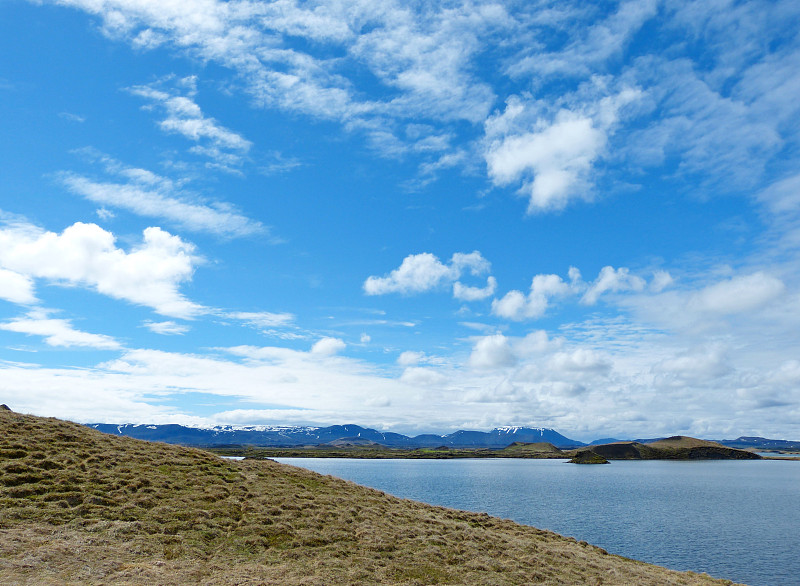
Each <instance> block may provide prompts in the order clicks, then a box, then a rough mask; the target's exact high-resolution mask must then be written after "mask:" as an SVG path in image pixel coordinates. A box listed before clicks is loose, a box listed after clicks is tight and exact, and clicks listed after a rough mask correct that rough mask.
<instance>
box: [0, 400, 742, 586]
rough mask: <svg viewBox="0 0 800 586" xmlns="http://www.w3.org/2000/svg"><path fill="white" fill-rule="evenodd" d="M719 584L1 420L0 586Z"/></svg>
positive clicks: (23, 419)
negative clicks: (57, 585)
mask: <svg viewBox="0 0 800 586" xmlns="http://www.w3.org/2000/svg"><path fill="white" fill-rule="evenodd" d="M100 583H104V584H109V583H114V584H125V583H130V584H261V583H267V584H436V583H441V584H445V583H446V584H531V583H549V584H643V585H644V584H715V583H716V584H722V583H726V582H720V581H716V580H712V579H710V578H708V577H706V576H701V575H696V574H682V573H677V572H671V571H668V570H665V569H663V568H659V567H656V566H650V565H647V564H644V563H640V562H635V561H632V560H627V559H624V558H620V557H616V556H613V555H608V554H606V553H605V552H604V551H603V550H601V549H599V548H595V547H593V546H591V545H588V544H586V543H579V542H575V541H574V540H572V539H567V538H564V537H560V536H558V535H556V534H553V533H550V532H546V531H540V530H538V529H534V528H532V527H526V526H521V525H517V524H515V523H512V522H510V521H504V520H500V519H495V518H492V517H489V516H487V515H485V514H477V513H466V512H460V511H455V510H450V509H444V508H438V507H432V506H428V505H424V504H421V503H415V502H412V501H407V500H402V499H398V498H394V497H391V496H388V495H386V494H383V493H381V492H378V491H375V490H371V489H368V488H364V487H361V486H358V485H355V484H352V483H349V482H345V481H342V480H338V479H335V478H332V477H326V476H320V475H318V474H315V473H312V472H308V471H305V470H302V469H298V468H293V467H290V466H284V465H280V464H277V463H275V462H271V461H244V462H230V461H225V460H222V459H220V458H218V457H217V456H214V455H212V454H209V453H206V452H202V451H199V450H195V449H189V448H181V447H176V446H169V445H165V444H153V443H147V442H144V441H140V440H134V439H130V438H124V437H114V436H110V435H106V434H102V433H100V432H97V431H94V430H91V429H88V428H86V427H83V426H80V425H77V424H73V423H69V422H65V421H59V420H56V419H44V418H39V417H33V416H27V415H20V414H17V413H12V412H9V411H0V584H37V585H38V584H100Z"/></svg>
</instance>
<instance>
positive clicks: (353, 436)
mask: <svg viewBox="0 0 800 586" xmlns="http://www.w3.org/2000/svg"><path fill="white" fill-rule="evenodd" d="M89 427H92V428H94V429H97V430H99V431H102V432H105V433H111V434H114V435H124V436H129V437H134V438H137V439H145V440H150V441H157V442H165V443H169V444H182V445H189V446H205V447H210V446H226V445H252V446H272V447H292V446H307V445H319V444H326V443H330V442H334V441H338V440H343V439H350V440H360V441H361V442H364V441H368V442H374V443H377V444H381V445H384V446H387V447H392V448H438V447H440V446H447V447H449V448H504V447H506V446H508V445H509V444H511V443H513V442H524V443H535V442H549V443H551V444H553V445H554V446H556V447H559V448H571V447H577V446H583V445H585V444H584V443H583V442H579V441H577V440H573V439H570V438H568V437H565V436H563V435H561V434H560V433H558V432H557V431H554V430H552V429H546V428H542V427H538V428H530V427H498V428H495V429H493V430H492V431H489V432H485V431H463V430H459V431H456V432H454V433H451V434H447V435H436V434H422V435H417V436H414V437H410V436H407V435H403V434H400V433H392V432H381V431H376V430H374V429H369V428H365V427H361V426H359V425H331V426H329V427H288V426H275V427H271V426H217V427H213V428H207V429H204V428H197V427H186V426H183V425H175V424H169V425H134V424H124V425H115V424H112V423H92V424H89Z"/></svg>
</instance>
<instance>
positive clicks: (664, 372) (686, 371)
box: [653, 345, 733, 384]
mask: <svg viewBox="0 0 800 586" xmlns="http://www.w3.org/2000/svg"><path fill="white" fill-rule="evenodd" d="M732 370H733V369H732V367H731V366H730V365H729V364H728V361H727V356H726V355H725V351H724V348H723V347H721V346H719V345H716V346H711V347H707V348H693V349H691V350H690V351H684V352H681V353H679V354H677V355H675V356H671V357H669V358H665V359H664V360H661V361H660V362H658V363H656V364H654V365H653V371H654V372H656V373H658V374H659V375H660V376H661V377H669V378H672V379H674V380H675V381H677V382H678V383H679V384H686V382H687V381H688V382H690V383H696V382H698V381H703V380H710V379H715V378H719V377H722V376H724V375H726V374H728V373H729V372H731V371H732ZM660 383H661V384H664V381H663V380H662V381H660Z"/></svg>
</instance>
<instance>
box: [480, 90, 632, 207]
mask: <svg viewBox="0 0 800 586" xmlns="http://www.w3.org/2000/svg"><path fill="white" fill-rule="evenodd" d="M585 91H586V92H587V93H588V94H589V95H587V96H585V97H584V96H580V97H579V98H576V97H570V100H571V101H575V102H577V103H576V104H574V105H565V106H562V107H559V108H557V110H556V111H555V112H554V113H550V112H549V111H548V110H550V109H551V107H549V106H547V105H545V104H544V103H543V102H537V101H532V100H523V99H522V98H520V97H519V96H512V97H510V98H509V99H508V100H507V102H506V108H505V110H504V111H503V112H502V113H500V112H498V113H497V114H495V115H494V116H492V117H490V118H488V119H487V120H486V124H485V131H486V150H485V159H486V163H487V167H488V173H489V177H490V179H491V180H492V182H493V183H494V184H495V185H500V186H505V185H509V184H511V183H517V182H520V181H521V182H522V187H521V189H520V191H521V192H522V193H525V194H526V195H528V197H529V204H528V212H529V213H532V212H536V211H549V210H561V209H563V208H564V207H566V206H567V204H568V203H570V201H571V200H573V199H583V200H590V199H592V197H593V194H592V190H591V182H590V176H591V171H592V169H593V167H594V165H595V163H596V161H597V160H598V159H599V158H600V157H601V156H602V155H603V154H604V152H605V149H606V144H607V142H608V137H609V135H610V134H612V133H613V132H614V129H615V127H616V126H617V123H618V118H619V116H618V114H619V111H620V110H621V109H622V108H624V107H625V106H627V105H628V104H630V103H632V102H635V101H636V100H638V99H639V98H640V97H641V92H640V91H639V90H635V89H631V88H623V89H621V90H619V91H618V92H617V93H615V94H611V95H602V94H603V93H608V91H609V89H608V88H607V87H606V86H605V82H604V81H603V80H601V79H596V80H594V83H593V84H591V85H590V86H589V89H587V90H585Z"/></svg>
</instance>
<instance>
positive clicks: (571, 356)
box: [549, 348, 611, 374]
mask: <svg viewBox="0 0 800 586" xmlns="http://www.w3.org/2000/svg"><path fill="white" fill-rule="evenodd" d="M549 366H550V368H551V369H553V370H555V371H558V372H591V373H597V374H600V373H604V372H607V371H608V370H609V369H610V368H611V362H610V361H609V360H608V359H607V358H606V357H605V356H603V355H602V354H600V353H599V352H596V351H594V350H591V349H588V348H578V349H577V350H573V351H571V352H557V353H556V354H554V355H553V356H552V357H551V358H550V361H549Z"/></svg>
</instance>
